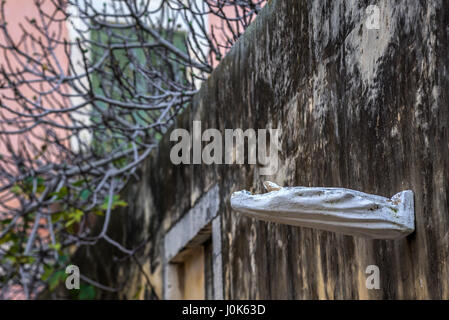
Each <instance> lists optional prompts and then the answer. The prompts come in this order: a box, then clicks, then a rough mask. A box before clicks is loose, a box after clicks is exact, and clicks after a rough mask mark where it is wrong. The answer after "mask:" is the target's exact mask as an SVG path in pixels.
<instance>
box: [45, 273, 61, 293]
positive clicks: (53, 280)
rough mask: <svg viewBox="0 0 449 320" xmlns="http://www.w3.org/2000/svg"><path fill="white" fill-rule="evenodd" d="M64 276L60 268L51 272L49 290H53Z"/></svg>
mask: <svg viewBox="0 0 449 320" xmlns="http://www.w3.org/2000/svg"><path fill="white" fill-rule="evenodd" d="M64 277H65V272H64V271H62V270H59V271H56V272H55V273H53V275H52V276H51V278H50V280H49V282H48V284H49V286H50V290H51V291H53V290H55V288H56V287H57V286H58V285H59V283H60V282H61V281H62V280H64Z"/></svg>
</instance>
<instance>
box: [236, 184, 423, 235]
mask: <svg viewBox="0 0 449 320" xmlns="http://www.w3.org/2000/svg"><path fill="white" fill-rule="evenodd" d="M264 186H265V188H266V189H267V191H268V193H264V194H251V193H250V192H248V191H246V190H244V191H237V192H234V193H233V194H232V196H231V206H232V208H233V209H234V210H236V211H239V212H242V213H244V214H246V215H248V216H250V217H253V218H256V219H260V220H265V221H272V222H277V223H283V224H289V225H294V226H301V227H310V228H317V229H322V230H327V231H333V232H338V233H343V234H348V235H354V236H363V237H368V238H372V239H399V238H402V237H405V236H407V235H408V234H410V233H412V232H413V231H414V230H415V215H414V202H413V192H412V191H411V190H406V191H402V192H399V193H397V194H395V195H394V196H393V197H392V198H391V199H388V198H384V197H381V196H376V195H372V194H366V193H363V192H359V191H355V190H350V189H344V188H309V187H284V188H283V187H280V186H278V185H276V184H275V183H273V182H270V181H267V182H265V183H264Z"/></svg>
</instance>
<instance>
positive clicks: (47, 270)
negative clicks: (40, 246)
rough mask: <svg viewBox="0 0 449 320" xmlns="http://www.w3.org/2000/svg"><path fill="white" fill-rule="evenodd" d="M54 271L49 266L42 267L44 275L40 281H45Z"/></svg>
mask: <svg viewBox="0 0 449 320" xmlns="http://www.w3.org/2000/svg"><path fill="white" fill-rule="evenodd" d="M53 271H54V269H53V268H52V267H50V266H47V265H44V273H43V274H42V276H41V280H42V281H47V279H48V278H50V276H51V275H52V273H53Z"/></svg>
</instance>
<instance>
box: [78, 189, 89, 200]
mask: <svg viewBox="0 0 449 320" xmlns="http://www.w3.org/2000/svg"><path fill="white" fill-rule="evenodd" d="M91 194H92V192H91V191H90V190H89V189H84V190H83V191H81V193H80V198H81V200H83V201H86V200H87V199H88V198H89V196H90V195H91Z"/></svg>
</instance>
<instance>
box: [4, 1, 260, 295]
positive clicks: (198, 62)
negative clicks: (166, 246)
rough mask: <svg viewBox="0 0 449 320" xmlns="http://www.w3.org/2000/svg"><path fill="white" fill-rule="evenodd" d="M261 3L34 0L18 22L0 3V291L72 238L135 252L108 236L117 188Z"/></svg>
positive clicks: (28, 278) (38, 277) (31, 276)
mask: <svg viewBox="0 0 449 320" xmlns="http://www.w3.org/2000/svg"><path fill="white" fill-rule="evenodd" d="M263 2H264V1H262V0H240V1H239V0H235V1H231V0H204V1H203V0H151V1H150V0H134V1H133V0H109V1H107V2H105V3H103V1H98V0H64V1H62V0H34V1H33V4H31V3H30V5H34V6H35V7H36V15H35V16H33V17H24V18H23V21H22V23H20V24H19V25H18V26H10V25H8V13H7V8H8V2H7V1H2V2H1V8H0V10H1V12H0V56H1V58H0V99H1V100H0V152H1V154H0V261H1V265H0V277H1V279H0V299H1V298H2V297H3V298H5V297H6V295H7V294H10V293H11V292H12V291H13V290H19V291H21V292H23V293H24V294H25V296H26V297H27V298H30V297H34V296H35V294H36V293H37V292H38V291H39V290H41V289H42V288H45V287H46V286H47V285H48V280H46V276H45V274H46V273H49V272H50V273H51V272H54V270H56V268H57V266H58V264H57V261H58V260H60V255H61V254H62V253H63V252H64V250H65V249H66V248H69V247H71V246H81V245H93V244H95V243H96V242H97V241H98V240H99V239H104V240H105V241H107V242H109V243H110V244H111V245H112V246H115V247H117V248H118V249H119V250H121V251H122V252H123V253H124V254H126V255H134V254H135V252H136V250H137V249H138V248H125V247H124V246H123V245H121V244H120V243H118V242H116V241H115V240H113V239H112V238H110V237H109V236H108V224H109V222H110V215H111V210H113V209H114V208H115V207H117V206H121V205H126V204H125V203H124V202H123V201H122V200H120V197H119V192H120V190H121V189H122V188H123V186H124V185H125V184H126V183H127V181H128V180H129V178H130V177H132V176H136V175H137V171H136V168H137V167H138V165H139V164H140V163H141V162H142V161H143V160H144V159H145V158H147V157H148V155H149V154H150V151H151V150H152V149H153V148H154V147H155V146H156V145H157V143H158V140H159V138H160V136H161V135H162V134H163V133H164V132H165V130H166V128H167V126H169V125H170V124H171V123H172V121H173V119H174V117H176V115H177V114H179V113H180V112H182V110H183V109H184V108H185V107H186V106H187V105H188V104H189V103H190V102H191V100H192V97H193V96H194V95H195V93H197V92H198V90H199V87H200V85H201V82H202V81H203V80H204V79H206V78H207V77H208V75H209V74H210V73H211V72H212V70H213V68H214V66H215V65H216V64H217V63H218V62H217V61H219V60H220V59H221V57H222V56H223V55H224V54H225V52H226V51H227V50H228V49H229V48H230V47H231V46H232V45H233V43H234V42H235V41H236V40H237V39H238V37H239V36H240V35H241V34H242V33H243V31H244V30H245V29H246V28H247V27H248V25H249V24H250V22H251V21H252V20H253V19H254V17H255V15H256V14H257V13H258V12H259V10H260V9H261V7H262V6H263ZM208 21H216V22H214V23H210V22H208ZM211 24H212V26H211ZM18 28H19V29H18ZM18 30H19V31H20V32H19V33H20V35H19V36H18V35H17V31H18ZM13 31H14V32H13ZM137 178H138V177H137ZM95 215H104V224H103V227H102V229H101V232H100V233H99V234H93V233H92V221H94V220H95V219H92V218H91V217H93V216H95ZM47 276H48V275H47ZM84 280H85V281H87V282H89V283H91V284H93V285H96V286H98V287H100V288H102V285H101V284H99V283H96V282H95V281H93V280H90V279H88V278H86V277H84ZM102 289H108V288H106V287H104V288H102ZM109 289H110V288H109Z"/></svg>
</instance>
